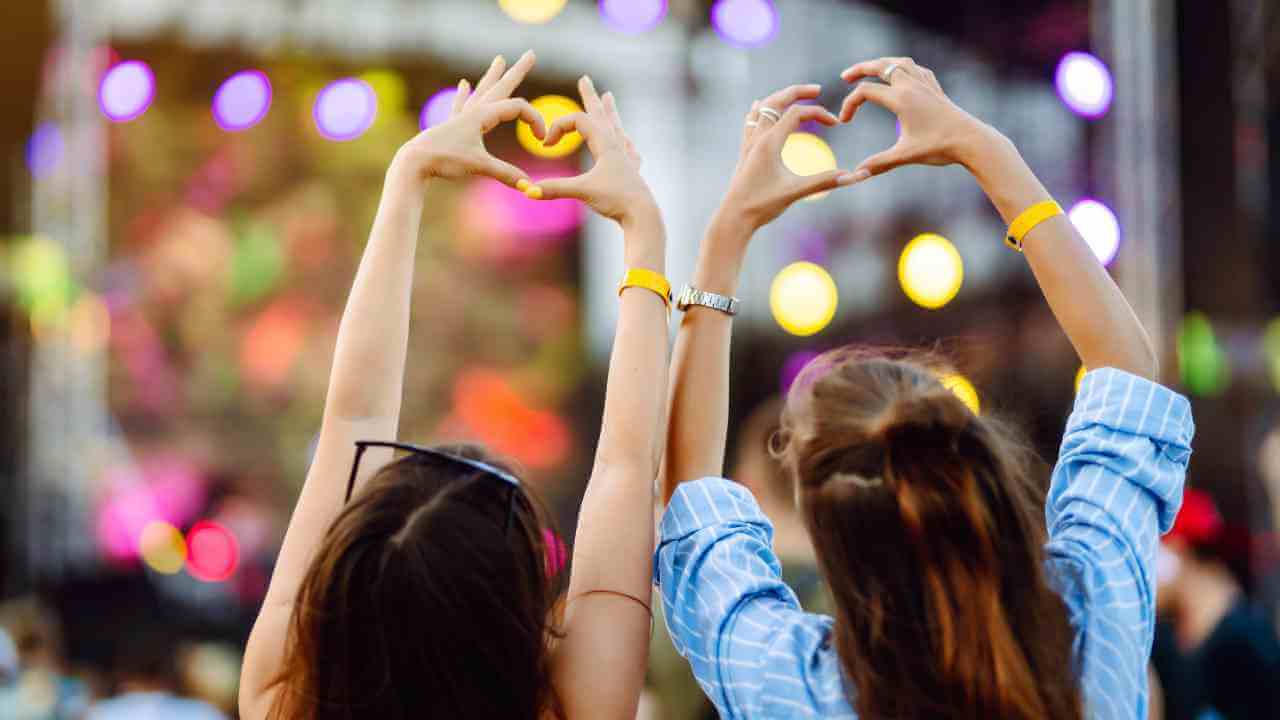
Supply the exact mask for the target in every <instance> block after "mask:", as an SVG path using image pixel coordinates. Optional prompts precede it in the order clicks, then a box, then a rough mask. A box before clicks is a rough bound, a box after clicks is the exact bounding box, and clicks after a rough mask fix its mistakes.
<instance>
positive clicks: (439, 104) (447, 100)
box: [418, 87, 458, 130]
mask: <svg viewBox="0 0 1280 720" xmlns="http://www.w3.org/2000/svg"><path fill="white" fill-rule="evenodd" d="M457 95H458V88H456V87H447V88H444V89H443V90H440V91H438V92H436V94H435V95H432V96H431V97H430V98H428V99H427V101H426V102H425V103H423V104H422V113H421V114H420V115H418V127H419V128H420V129H422V130H430V129H431V128H433V127H435V126H437V125H439V124H440V123H442V122H444V121H445V120H448V119H449V113H450V112H452V111H453V99H454V98H455V97H457Z"/></svg>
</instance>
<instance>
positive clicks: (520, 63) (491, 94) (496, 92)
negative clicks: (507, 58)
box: [484, 50, 538, 101]
mask: <svg viewBox="0 0 1280 720" xmlns="http://www.w3.org/2000/svg"><path fill="white" fill-rule="evenodd" d="M537 61H538V56H537V55H534V54H533V51H532V50H526V51H525V53H524V54H523V55H521V56H520V59H519V60H517V61H516V64H515V65H512V66H511V69H510V70H508V71H507V72H506V73H505V74H504V75H503V76H502V77H501V78H499V79H498V81H497V82H495V83H494V84H493V87H491V88H489V91H488V92H487V93H485V98H484V99H485V100H490V101H492V100H505V99H506V98H509V97H511V93H513V92H515V91H516V88H518V87H520V83H522V82H524V79H525V77H526V76H528V75H529V71H530V70H532V69H533V65H534V63H536V62H537Z"/></svg>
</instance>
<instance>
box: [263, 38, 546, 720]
mask: <svg viewBox="0 0 1280 720" xmlns="http://www.w3.org/2000/svg"><path fill="white" fill-rule="evenodd" d="M533 64H534V56H533V53H531V52H530V53H526V54H525V55H524V56H523V57H522V58H520V60H519V62H517V63H516V64H515V65H514V66H512V67H511V69H510V70H507V68H506V62H505V61H504V60H503V59H502V58H501V57H499V58H497V59H495V60H494V61H493V64H492V65H491V66H490V67H489V70H488V72H486V73H485V75H484V77H483V78H481V80H480V82H479V83H477V85H476V88H475V92H474V93H472V92H470V86H469V85H468V84H467V82H466V81H465V80H464V81H462V82H461V83H459V86H458V88H459V92H458V95H457V97H456V99H455V101H454V106H453V114H452V117H451V118H450V119H449V120H448V121H447V122H445V123H442V124H441V125H439V126H437V127H435V128H433V129H431V130H428V131H427V132H424V133H422V134H420V135H418V136H417V137H415V138H414V139H413V140H411V141H409V142H408V143H407V144H406V145H405V146H404V147H403V148H401V149H400V151H399V152H398V153H396V157H395V159H394V160H393V161H392V163H391V166H390V168H389V169H388V170H387V175H386V180H385V183H384V186H383V193H382V201H381V203H380V204H379V206H378V212H377V216H376V217H375V218H374V222H373V230H372V231H371V232H370V234H369V242H368V244H367V245H366V246H365V251H364V257H363V258H362V259H361V261H360V268H359V270H358V271H357V272H356V278H355V282H354V283H353V284H352V287H351V294H350V296H349V297H348V299H347V306H346V309H345V310H344V311H343V314H342V321H341V324H340V325H339V328H338V342H337V347H336V349H335V350H334V357H333V369H332V371H331V373H330V376H329V390H328V395H327V396H326V399H325V408H324V418H323V420H322V421H321V425H320V439H319V441H318V444H317V447H316V455H315V459H314V461H313V462H312V464H311V469H310V471H309V472H308V473H307V478H306V481H305V483H304V484H303V486H302V493H301V495H300V496H299V498H298V504H297V507H296V508H295V509H294V512H293V517H292V518H290V520H289V529H288V531H287V532H286V534H285V538H284V544H283V546H282V547H281V548H280V556H279V558H278V559H277V561H276V569H275V573H274V574H273V575H272V577H271V584H270V586H269V587H268V589H267V596H266V600H265V601H264V603H263V606H262V609H261V611H260V612H259V614H258V619H257V621H256V622H255V623H254V627H253V631H252V632H251V633H250V635H249V642H248V646H247V647H246V650H245V661H244V667H243V669H242V672H241V682H240V710H241V714H242V716H243V717H245V718H250V719H256V718H261V717H264V716H265V714H266V712H267V708H268V707H269V706H270V699H271V689H272V681H273V680H274V678H275V676H276V674H277V673H278V672H279V670H280V662H281V659H282V657H283V652H284V647H285V642H286V640H287V636H288V627H289V619H290V616H291V615H292V611H293V602H294V598H295V597H296V596H297V594H298V589H299V587H300V585H301V584H302V580H303V578H304V577H305V575H306V573H307V569H308V567H309V566H310V564H311V559H312V554H313V553H314V551H315V548H316V547H318V546H319V545H320V542H321V540H322V538H323V537H324V534H325V533H326V532H327V531H328V529H329V526H330V525H331V524H332V523H333V521H334V519H335V518H336V517H337V516H338V514H339V513H340V512H341V511H342V505H343V496H344V493H345V491H346V482H347V476H348V473H349V472H350V471H351V464H352V462H353V460H354V455H355V442H356V441H357V440H368V439H375V440H377V439H387V440H390V439H394V438H395V437H396V428H397V425H398V423H399V419H400V399H401V392H402V390H403V386H404V368H405V355H406V352H407V347H408V339H409V298H410V295H411V293H412V290H413V268H414V253H415V249H416V247H417V242H418V230H419V224H420V222H421V220H422V213H423V190H424V187H425V185H426V183H427V182H429V181H430V180H431V179H432V178H460V177H465V176H469V175H488V176H491V177H495V178H497V179H499V180H501V181H503V182H505V183H508V184H510V185H516V184H517V183H518V182H519V181H521V180H527V177H526V176H525V174H524V173H523V172H522V171H520V170H519V169H517V168H516V167H514V166H512V165H509V164H507V163H505V162H502V161H501V160H498V159H496V158H494V157H492V156H491V155H489V153H488V152H487V151H486V150H485V147H484V141H483V135H484V133H486V132H488V131H489V130H492V129H493V128H494V127H496V126H497V125H499V124H500V123H502V122H504V121H507V120H514V119H515V118H516V117H522V118H523V119H525V120H526V121H527V122H529V123H531V124H532V126H533V127H534V131H535V133H536V134H537V135H538V136H539V137H541V136H542V135H543V133H544V126H543V122H542V118H541V116H540V115H538V113H537V112H536V111H535V110H534V109H533V108H532V107H531V106H530V105H529V103H527V102H526V101H524V100H520V99H510V95H511V93H512V92H513V91H514V90H515V88H516V86H517V85H519V84H520V81H521V80H522V79H524V76H525V75H526V74H528V72H529V70H530V69H531V68H532V67H533ZM373 452H374V451H373V450H370V451H369V453H370V454H371V455H372V454H373ZM388 459H389V456H383V457H381V458H379V457H367V458H365V461H364V462H363V463H362V464H361V477H360V478H359V479H358V481H357V482H362V481H363V480H364V479H365V478H366V477H367V476H369V475H370V474H372V473H373V472H374V471H376V470H377V469H378V468H379V467H381V466H382V465H383V464H385V461H386V460H388Z"/></svg>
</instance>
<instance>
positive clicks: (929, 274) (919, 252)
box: [898, 233, 964, 310]
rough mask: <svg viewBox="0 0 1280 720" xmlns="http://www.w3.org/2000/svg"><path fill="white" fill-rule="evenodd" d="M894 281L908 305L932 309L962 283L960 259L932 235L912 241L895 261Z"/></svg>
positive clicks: (946, 242) (947, 244)
mask: <svg viewBox="0 0 1280 720" xmlns="http://www.w3.org/2000/svg"><path fill="white" fill-rule="evenodd" d="M898 281H899V282H900V283H902V291H903V292H905V293H906V294H907V297H909V298H911V302H914V303H915V304H917V305H919V306H920V307H924V308H928V309H930V310H936V309H937V308H940V307H942V306H943V305H946V304H947V303H949V302H951V299H952V298H954V297H955V296H956V293H958V292H960V286H961V284H963V283H964V260H963V259H961V257H960V253H959V251H957V250H956V247H955V246H954V245H952V244H951V241H949V240H947V239H946V238H944V237H942V236H941V235H937V234H935V233H924V234H923V235H917V236H916V237H914V238H912V240H911V242H909V243H907V246H906V247H905V248H903V249H902V256H901V257H900V258H899V259H898Z"/></svg>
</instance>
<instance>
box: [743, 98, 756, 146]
mask: <svg viewBox="0 0 1280 720" xmlns="http://www.w3.org/2000/svg"><path fill="white" fill-rule="evenodd" d="M759 125H760V101H759V100H756V101H753V102H752V103H751V109H750V110H748V111H747V117H746V119H744V120H743V126H742V142H744V143H745V142H746V141H748V140H750V139H751V136H752V135H754V134H755V132H756V129H757V128H758V127H759Z"/></svg>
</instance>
